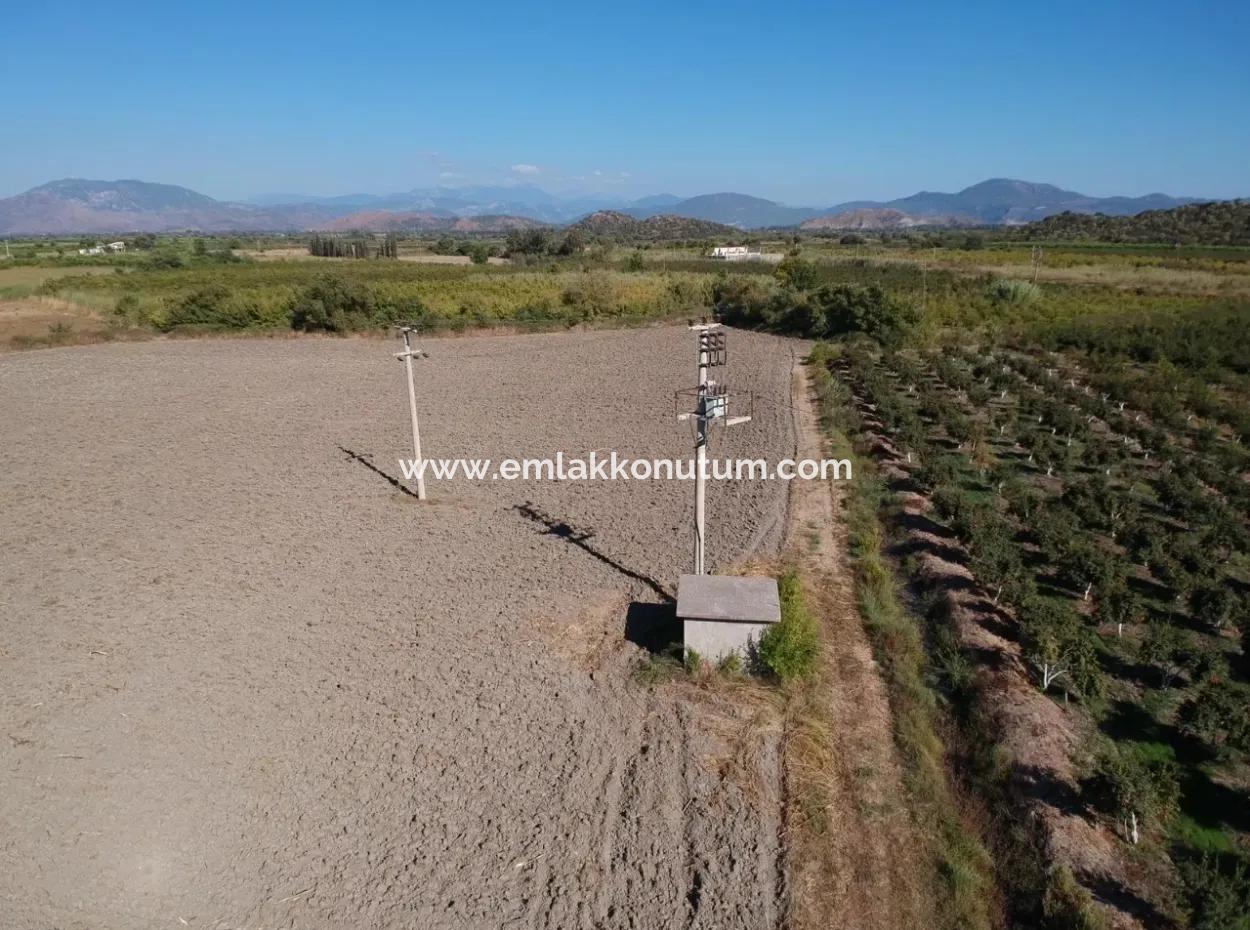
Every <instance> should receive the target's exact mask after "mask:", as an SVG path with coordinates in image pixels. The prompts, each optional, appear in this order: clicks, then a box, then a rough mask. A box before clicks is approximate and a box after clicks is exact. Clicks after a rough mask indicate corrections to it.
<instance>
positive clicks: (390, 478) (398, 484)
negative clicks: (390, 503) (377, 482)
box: [338, 446, 417, 497]
mask: <svg viewBox="0 0 1250 930" xmlns="http://www.w3.org/2000/svg"><path fill="white" fill-rule="evenodd" d="M338 450H339V451H340V452H342V453H343V454H344V455H346V456H347V457H348V458H349V459H351V460H352V461H355V462H359V463H360V464H361V465H363V466H365V468H367V469H369V471H371V472H373V473H374V474H375V475H378V476H379V477H381V478H383V479H385V480H386V481H387V482H388V483H389V484H390V485H391V486H392V487H394V488H395V490H397V491H402V492H403V493H405V494H407V495H408V496H409V497H416V496H417V492H416V491H414V490H412V489H411V488H409V487H408V486H407V485H406V484H404V483H403V482H402V481H400V480H399V479H398V478H396V477H395V476H394V475H389V474H387V473H386V472H384V471H383V470H382V469H380V468H378V466H376V465H374V464H373V462H371V461H369V456H367V455H366V454H365V453H363V452H353V451H352V450H351V449H348V448H347V447H345V446H338Z"/></svg>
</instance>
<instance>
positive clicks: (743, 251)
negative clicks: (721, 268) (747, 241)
mask: <svg viewBox="0 0 1250 930" xmlns="http://www.w3.org/2000/svg"><path fill="white" fill-rule="evenodd" d="M750 254H751V250H750V249H748V248H747V247H746V246H745V245H718V246H716V247H715V248H713V249H712V258H721V259H724V260H725V261H730V262H732V261H742V260H743V259H745V258H747V257H749V256H750Z"/></svg>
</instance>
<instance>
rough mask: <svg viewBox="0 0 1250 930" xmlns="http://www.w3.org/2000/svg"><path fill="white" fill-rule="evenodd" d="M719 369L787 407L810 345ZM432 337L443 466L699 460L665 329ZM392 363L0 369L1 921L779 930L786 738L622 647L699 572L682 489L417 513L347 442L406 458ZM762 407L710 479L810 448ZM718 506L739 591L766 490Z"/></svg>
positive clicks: (243, 344)
mask: <svg viewBox="0 0 1250 930" xmlns="http://www.w3.org/2000/svg"><path fill="white" fill-rule="evenodd" d="M730 340H731V341H730V353H731V354H730V362H731V369H730V370H731V378H732V381H733V383H734V384H735V386H737V387H741V388H751V389H754V390H756V391H758V392H760V394H761V396H762V397H765V398H767V399H769V400H771V401H774V402H780V403H781V404H786V403H788V401H789V386H790V376H791V367H792V356H793V352H792V345H791V344H790V343H787V342H784V341H781V340H775V339H771V338H768V337H762V336H755V335H750V334H745V333H737V332H735V333H733V334H732V335H731V337H730ZM427 344H428V347H429V349H430V351H431V353H432V356H433V357H432V358H431V359H430V360H428V361H423V362H421V363H420V368H419V375H420V384H421V388H420V390H421V394H422V397H423V400H422V411H421V412H422V416H423V439H424V440H425V442H426V445H427V449H426V451H427V454H429V455H438V456H457V455H470V456H493V457H496V458H499V457H503V456H515V457H521V456H525V455H546V454H549V453H551V452H554V451H555V450H564V451H565V452H566V453H570V454H580V453H585V452H588V451H589V450H591V449H603V448H615V449H617V450H618V451H619V452H620V453H621V454H623V455H633V454H642V453H645V454H647V455H684V454H687V451H688V447H689V428H688V427H687V426H685V425H675V424H674V423H673V418H672V414H673V404H672V391H673V389H675V388H678V387H684V386H687V385H688V384H690V383H691V381H692V380H693V365H692V355H693V348H692V342H691V337H690V335H689V333H687V332H686V331H685V330H684V329H667V328H666V329H654V330H645V331H623V332H600V333H578V334H559V335H549V336H529V337H485V338H477V339H459V340H457V339H447V340H431V341H429V342H428V343H427ZM392 350H393V346H392V345H391V344H390V343H386V342H382V341H376V340H317V339H304V340H290V341H267V340H254V341H253V340H248V341H234V340H230V341H198V342H185V343H163V344H162V343H145V344H127V345H102V346H94V347H89V348H77V349H62V350H48V351H41V352H33V353H24V354H20V355H8V356H0V411H2V412H3V416H2V417H0V512H3V513H4V515H5V532H4V534H3V536H2V538H0V637H2V638H0V663H2V668H3V674H2V675H0V731H2V732H0V926H4V927H6V928H8V927H12V928H25V927H31V928H36V927H38V928H44V927H52V926H56V927H58V928H61V930H80V928H81V930H86V928H92V930H97V928H127V930H132V928H147V927H153V928H155V927H181V926H183V925H184V923H183V922H185V925H187V926H190V927H192V928H227V927H240V928H243V927H246V928H249V930H250V928H259V927H262V926H263V927H268V928H272V927H288V926H289V927H296V926H298V927H302V928H321V927H325V928H331V927H333V928H342V927H362V928H363V927H405V928H408V927H422V928H443V927H447V928H452V927H457V928H459V927H463V928H475V930H476V928H488V927H503V926H507V927H574V926H576V927H593V926H603V927H640V928H647V927H655V928H661V927H662V928H669V927H674V926H696V927H715V928H732V927H743V928H748V927H749V928H759V927H767V926H772V925H774V924H775V923H776V921H777V917H778V912H779V908H780V904H779V895H780V884H781V880H780V872H779V869H780V859H779V849H778V836H779V828H780V825H779V823H778V821H777V810H778V805H777V799H776V797H775V796H773V793H772V792H773V791H774V790H775V788H776V785H777V782H778V779H779V775H778V771H779V769H778V765H779V762H778V757H777V745H776V737H775V734H768V733H764V734H762V735H761V734H757V733H754V732H753V731H752V733H751V739H748V740H742V739H741V736H742V734H743V733H744V732H746V731H747V730H748V728H750V727H751V726H752V724H751V722H750V721H747V720H742V721H738V720H735V719H734V717H733V715H732V713H730V712H729V711H721V712H719V713H720V717H719V718H718V720H717V721H716V723H717V725H715V726H709V725H706V724H707V722H708V721H707V720H705V719H704V717H705V716H706V715H707V714H708V713H711V712H710V711H708V710H707V709H706V708H700V707H698V706H696V705H693V704H691V703H690V702H687V701H683V700H680V699H678V698H677V697H675V696H674V694H673V693H672V692H670V691H669V690H659V691H651V690H647V689H646V688H644V687H642V686H640V685H639V684H637V683H636V682H635V681H634V680H633V678H632V673H631V668H632V665H633V662H634V659H635V657H636V655H637V652H636V650H635V647H633V646H630V645H625V644H623V642H622V626H623V622H624V617H625V614H626V610H627V606H628V604H629V602H630V601H631V600H640V601H654V600H656V599H657V597H658V596H659V595H658V593H657V592H656V590H655V589H656V588H660V589H671V586H672V585H673V583H674V582H675V579H676V576H677V574H678V573H679V572H680V571H682V570H685V568H686V566H687V564H688V560H689V539H690V533H689V514H690V500H689V499H690V497H691V493H690V489H689V487H688V485H686V484H684V483H662V482H655V483H651V482H627V483H620V482H614V483H608V482H599V483H592V484H589V485H574V484H556V483H543V484H539V483H523V482H502V481H494V482H492V481H480V482H477V483H465V482H457V483H455V484H453V485H446V484H439V483H436V482H432V483H431V485H430V492H431V497H432V498H433V501H432V502H431V503H430V504H429V505H428V506H423V505H420V504H418V503H417V502H416V501H415V500H413V499H412V498H410V497H408V496H406V495H404V494H403V493H401V492H400V491H398V490H396V489H395V488H394V487H393V486H392V485H391V484H390V483H389V482H388V481H387V479H386V478H385V477H384V476H383V475H381V474H379V473H377V472H375V471H373V470H371V469H370V467H368V465H367V464H366V463H365V462H364V461H361V458H357V457H353V456H352V455H349V454H347V453H346V452H345V451H343V450H350V452H352V453H355V454H356V455H357V456H359V457H363V458H365V459H366V460H367V461H371V462H372V463H373V464H374V465H376V467H377V468H378V469H381V470H382V471H384V472H386V473H389V474H392V475H393V474H394V473H395V472H396V470H397V469H396V464H395V459H396V457H397V456H399V455H402V454H405V453H406V448H407V443H408V437H407V433H406V429H407V427H406V419H405V417H406V411H405V399H404V395H403V393H402V392H403V390H404V388H403V382H402V380H401V370H402V369H401V366H400V365H399V364H398V363H397V362H395V361H394V360H393V359H392V358H391V357H390V355H389V353H390V351H392ZM755 414H756V420H755V422H754V423H753V424H752V425H750V426H747V427H740V428H737V429H736V430H735V431H732V432H730V433H729V434H724V433H721V434H718V435H717V436H716V437H715V438H714V440H713V442H714V452H715V454H717V455H727V456H730V455H752V456H755V455H764V456H768V457H770V458H771V459H773V460H775V459H777V458H781V457H784V456H787V455H790V454H792V452H793V449H794V436H793V430H792V424H791V418H790V414H789V411H788V410H787V409H786V408H785V407H784V406H773V405H765V404H760V405H757V407H756V410H755ZM370 457H371V458H370ZM709 507H710V513H711V515H712V524H711V525H712V536H711V540H710V551H709V558H710V559H711V561H712V564H713V565H714V566H715V565H724V564H726V563H728V562H730V561H732V560H735V559H737V558H739V557H741V556H743V555H745V554H747V552H748V551H751V550H758V551H766V550H768V549H769V548H771V547H775V545H776V543H777V541H778V537H779V534H780V532H781V529H782V524H783V519H782V518H783V515H784V509H785V487H784V485H783V484H781V483H762V484H753V485H749V486H736V485H729V484H725V485H716V486H714V487H713V488H712V490H711V496H710V502H709ZM585 534H590V535H585ZM739 743H746V744H748V745H749V746H754V747H756V748H755V750H753V751H751V752H748V753H746V755H745V759H743V758H737V759H736V761H735V758H734V757H735V756H738V757H741V756H742V755H743V754H742V753H741V752H738V751H737V750H738V749H739V746H738V744H739Z"/></svg>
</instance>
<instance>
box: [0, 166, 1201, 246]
mask: <svg viewBox="0 0 1250 930" xmlns="http://www.w3.org/2000/svg"><path fill="white" fill-rule="evenodd" d="M286 196H297V195H272V194H271V195H263V196H261V197H258V198H254V199H253V200H252V201H250V202H246V203H234V202H228V201H219V200H215V199H213V198H212V197H208V196H206V195H204V194H200V193H197V192H196V191H193V190H189V189H188V188H185V187H179V186H177V185H173V184H155V183H151V182H147V181H138V180H121V181H92V180H84V179H80V178H67V179H63V180H59V181H51V182H49V183H47V184H43V185H40V186H39V187H36V188H33V189H31V190H29V191H26V192H25V193H23V194H18V195H17V196H15V197H9V198H7V199H3V200H0V235H14V234H51V235H72V234H80V233H126V232H181V231H198V232H297V231H312V230H334V229H343V228H352V229H373V228H377V229H378V230H379V231H390V230H397V229H407V228H414V229H425V228H430V229H436V228H437V229H444V228H446V229H455V228H456V227H455V225H454V223H452V222H451V221H454V220H455V219H457V218H459V219H476V220H477V222H476V223H475V224H469V225H470V226H472V227H474V229H473V231H483V232H490V231H497V230H507V229H517V228H526V222H528V223H543V224H550V225H565V224H568V223H571V222H574V221H576V220H578V219H580V218H582V217H585V216H588V215H591V214H594V213H597V212H600V211H604V210H613V211H616V212H617V213H619V214H621V215H624V216H628V217H631V218H632V219H635V220H646V219H650V218H652V217H656V216H661V215H664V216H677V217H684V218H687V219H692V220H698V221H703V222H707V223H713V224H720V225H722V226H731V227H734V228H736V229H760V228H768V227H779V228H793V227H802V228H808V229H837V228H852V229H874V228H902V227H906V226H914V225H968V224H973V225H980V224H984V225H1002V224H1007V225H1019V224H1023V223H1028V222H1035V221H1038V220H1042V219H1045V218H1046V217H1048V216H1052V215H1055V214H1059V213H1064V212H1068V213H1078V214H1093V213H1102V214H1106V215H1109V216H1131V215H1134V214H1136V213H1139V212H1142V211H1144V210H1157V209H1167V208H1170V207H1175V206H1181V205H1184V204H1187V203H1194V202H1197V201H1196V200H1195V199H1194V198H1184V197H1171V196H1168V195H1166V194H1148V195H1146V196H1144V197H1090V196H1087V195H1085V194H1080V193H1077V192H1076V191H1069V190H1064V189H1062V188H1059V187H1056V186H1055V185H1053V184H1035V183H1032V182H1028V181H1017V180H1012V179H1008V178H994V179H991V180H988V181H982V182H981V183H979V184H974V185H972V186H971V187H968V188H965V189H964V190H962V191H959V192H958V193H954V194H947V193H942V192H934V191H921V192H920V193H917V194H912V195H910V196H908V197H902V198H898V199H896V200H890V201H868V200H856V201H848V202H846V203H842V204H838V205H836V206H834V207H829V208H827V209H817V208H813V207H794V206H786V205H784V204H780V203H777V202H775V201H772V200H766V199H764V198H761V197H752V196H750V195H748V194H739V193H733V192H722V193H716V194H700V195H698V196H696V197H688V198H685V199H682V198H678V197H676V196H675V195H672V194H657V195H653V196H650V197H643V198H639V199H635V200H632V201H623V200H621V199H619V198H611V197H607V196H596V195H585V196H576V197H560V196H557V195H554V194H550V193H548V192H547V191H544V190H542V189H541V188H538V187H535V186H533V185H525V184H517V185H496V186H477V187H437V188H426V189H414V190H411V191H408V192H406V193H396V194H385V195H373V194H346V195H340V196H335V197H315V198H311V199H309V198H307V197H305V198H304V199H303V200H301V201H299V202H294V203H277V202H273V201H274V200H275V199H282V198H284V197H286ZM864 211H867V212H864ZM874 211H875V216H874ZM895 214H901V216H899V215H895ZM397 216H398V217H401V218H397ZM443 221H448V223H447V224H446V225H445V224H444V223H443ZM522 221H525V222H522ZM405 222H407V223H410V224H417V225H415V226H404V225H402V224H403V223H405ZM841 223H847V224H850V225H847V226H842V225H839V224H841ZM461 228H464V227H461Z"/></svg>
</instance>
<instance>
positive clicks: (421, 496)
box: [395, 323, 430, 500]
mask: <svg viewBox="0 0 1250 930" xmlns="http://www.w3.org/2000/svg"><path fill="white" fill-rule="evenodd" d="M414 329H415V327H414V326H412V325H411V324H409V323H405V324H403V325H402V326H400V327H399V330H400V332H401V333H402V334H403V337H404V351H402V352H396V353H395V357H396V358H402V359H403V360H404V367H405V368H406V369H407V370H408V411H409V413H411V414H412V455H413V462H414V463H415V464H416V466H417V468H421V428H420V426H419V424H418V423H417V387H416V382H415V381H414V380H413V373H412V360H413V358H414V357H416V358H429V357H430V353H428V352H425V351H423V350H421V349H414V348H413V347H412V333H413V331H414ZM417 500H425V473H424V471H418V472H417Z"/></svg>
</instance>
